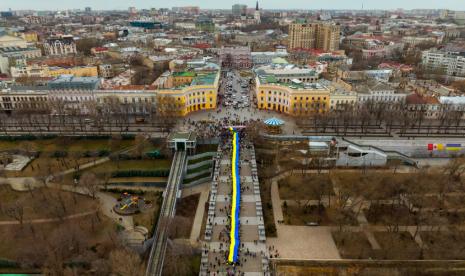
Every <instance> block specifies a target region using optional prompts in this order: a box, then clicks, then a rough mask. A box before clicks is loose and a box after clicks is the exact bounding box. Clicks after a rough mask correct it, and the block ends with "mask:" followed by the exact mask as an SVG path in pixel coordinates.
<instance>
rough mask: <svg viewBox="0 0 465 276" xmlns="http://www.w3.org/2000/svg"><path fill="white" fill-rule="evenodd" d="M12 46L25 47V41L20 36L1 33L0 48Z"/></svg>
mask: <svg viewBox="0 0 465 276" xmlns="http://www.w3.org/2000/svg"><path fill="white" fill-rule="evenodd" d="M5 47H14V48H27V47H28V45H27V41H26V40H24V39H22V38H21V37H17V36H11V35H2V36H0V48H5Z"/></svg>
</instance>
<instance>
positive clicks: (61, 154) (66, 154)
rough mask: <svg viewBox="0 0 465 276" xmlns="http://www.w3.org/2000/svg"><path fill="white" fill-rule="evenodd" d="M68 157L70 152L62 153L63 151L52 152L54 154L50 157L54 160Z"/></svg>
mask: <svg viewBox="0 0 465 276" xmlns="http://www.w3.org/2000/svg"><path fill="white" fill-rule="evenodd" d="M67 156H68V152H67V151H61V150H57V151H54V152H52V154H50V157H54V158H60V157H67Z"/></svg>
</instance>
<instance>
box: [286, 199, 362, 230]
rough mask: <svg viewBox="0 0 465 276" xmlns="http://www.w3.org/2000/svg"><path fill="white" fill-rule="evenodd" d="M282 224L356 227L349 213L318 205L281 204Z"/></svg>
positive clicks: (351, 214) (352, 216) (355, 221)
mask: <svg viewBox="0 0 465 276" xmlns="http://www.w3.org/2000/svg"><path fill="white" fill-rule="evenodd" d="M283 214H284V223H285V224H288V225H308V224H310V223H317V224H318V225H321V226H335V225H339V224H342V225H358V223H357V220H356V218H355V216H354V215H353V213H352V212H351V211H345V212H339V211H336V210H334V209H330V208H325V207H324V206H322V205H320V206H317V205H308V206H305V205H301V206H298V205H295V204H292V205H287V207H286V204H283Z"/></svg>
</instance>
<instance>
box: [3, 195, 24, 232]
mask: <svg viewBox="0 0 465 276" xmlns="http://www.w3.org/2000/svg"><path fill="white" fill-rule="evenodd" d="M1 207H2V210H1V211H2V213H3V214H4V215H5V216H7V217H9V218H12V219H15V220H17V221H18V222H19V224H20V225H21V227H22V226H23V221H24V205H23V203H22V202H20V201H14V202H12V203H6V204H2V205H1Z"/></svg>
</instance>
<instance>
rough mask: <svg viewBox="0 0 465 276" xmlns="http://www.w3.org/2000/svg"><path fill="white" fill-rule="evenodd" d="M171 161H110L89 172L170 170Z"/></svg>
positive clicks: (90, 169)
mask: <svg viewBox="0 0 465 276" xmlns="http://www.w3.org/2000/svg"><path fill="white" fill-rule="evenodd" d="M170 167H171V160H168V159H149V160H124V161H119V162H116V161H108V162H105V163H103V164H101V165H99V166H96V167H92V168H89V171H92V172H95V173H103V172H113V171H128V170H138V171H152V170H161V169H169V168H170Z"/></svg>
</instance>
